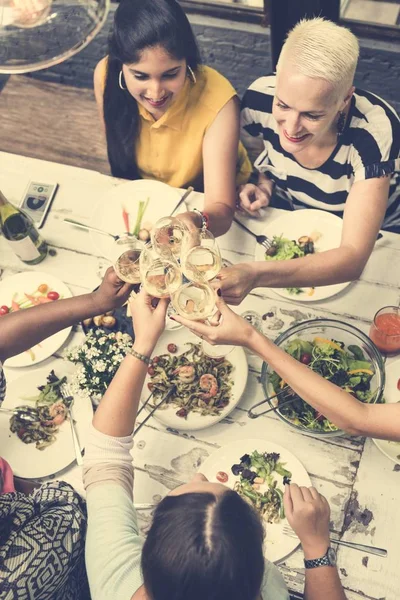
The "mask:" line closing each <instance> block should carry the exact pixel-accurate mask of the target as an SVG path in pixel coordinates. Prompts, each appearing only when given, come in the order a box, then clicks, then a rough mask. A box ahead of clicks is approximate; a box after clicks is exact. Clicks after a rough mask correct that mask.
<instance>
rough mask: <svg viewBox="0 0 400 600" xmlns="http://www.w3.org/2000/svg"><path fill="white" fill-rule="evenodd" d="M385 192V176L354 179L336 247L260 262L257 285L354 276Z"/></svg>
mask: <svg viewBox="0 0 400 600" xmlns="http://www.w3.org/2000/svg"><path fill="white" fill-rule="evenodd" d="M388 192H389V179H388V178H382V179H369V180H366V181H359V182H357V183H355V184H354V185H353V187H352V189H351V191H350V194H349V196H348V199H347V202H346V208H345V211H344V217H343V232H342V240H341V244H340V246H339V248H335V249H334V250H328V251H326V252H319V253H317V254H312V255H309V256H306V257H304V258H298V259H296V260H289V261H273V262H265V263H260V265H261V267H260V269H261V270H260V277H259V279H258V282H257V285H260V286H263V285H268V286H270V287H280V286H285V287H296V286H302V285H329V284H333V283H341V282H343V281H352V280H354V279H358V277H359V276H360V275H361V273H362V271H363V269H364V267H365V265H366V263H367V261H368V258H369V256H370V254H371V252H372V249H373V247H374V244H375V241H376V236H377V234H378V231H379V228H380V226H381V223H382V220H383V217H384V214H385V210H386V205H387V198H388Z"/></svg>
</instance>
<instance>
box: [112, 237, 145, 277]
mask: <svg viewBox="0 0 400 600" xmlns="http://www.w3.org/2000/svg"><path fill="white" fill-rule="evenodd" d="M143 248H144V243H143V242H141V241H140V240H138V239H137V238H135V237H133V236H131V235H123V236H121V237H120V238H119V239H118V240H116V241H115V242H114V245H113V256H114V257H115V258H114V264H113V267H114V270H115V272H116V274H117V275H118V277H119V278H120V279H122V281H126V283H132V284H135V283H140V267H139V259H140V255H141V253H142V250H143Z"/></svg>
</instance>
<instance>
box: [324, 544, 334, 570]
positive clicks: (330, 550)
mask: <svg viewBox="0 0 400 600" xmlns="http://www.w3.org/2000/svg"><path fill="white" fill-rule="evenodd" d="M326 555H327V557H328V560H329V563H330V564H331V565H332V567H335V566H336V552H335V550H334V549H333V548H328V552H327V553H326Z"/></svg>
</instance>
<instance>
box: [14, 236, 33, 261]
mask: <svg viewBox="0 0 400 600" xmlns="http://www.w3.org/2000/svg"><path fill="white" fill-rule="evenodd" d="M7 242H8V243H9V244H10V246H11V248H12V250H13V251H14V252H15V254H16V255H17V256H19V258H20V259H21V260H24V261H31V260H35V259H36V258H39V256H40V252H39V251H38V249H37V248H36V246H35V244H34V243H33V242H32V240H31V239H30V238H29V237H26V238H25V239H24V240H18V241H15V240H13V241H12V240H7Z"/></svg>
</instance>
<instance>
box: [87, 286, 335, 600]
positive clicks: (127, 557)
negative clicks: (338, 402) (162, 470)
mask: <svg viewBox="0 0 400 600" xmlns="http://www.w3.org/2000/svg"><path fill="white" fill-rule="evenodd" d="M166 309H167V300H165V299H163V300H160V302H159V304H158V306H157V308H155V309H154V308H153V307H152V305H151V297H150V296H148V295H146V294H145V293H144V291H142V292H141V293H140V294H138V296H136V297H135V299H133V300H132V301H131V311H132V316H133V320H134V322H135V335H136V337H135V343H134V346H133V348H132V350H131V354H128V356H127V357H126V358H125V359H124V361H123V362H122V363H121V366H120V368H119V370H118V372H117V374H116V376H115V377H114V379H113V381H112V383H111V385H110V387H109V388H108V390H107V392H106V394H105V396H104V398H103V399H102V401H101V402H100V406H99V408H98V409H97V411H96V414H95V417H94V419H93V427H92V430H91V433H90V437H89V443H88V444H87V446H86V452H85V465H84V481H85V487H86V490H87V506H88V514H89V524H88V534H87V542H86V566H87V570H88V577H89V584H90V590H91V596H92V600H108V599H110V600H111V599H112V600H114V599H118V600H125V599H126V600H288V599H289V594H288V591H287V588H286V586H285V583H284V581H283V578H282V576H281V575H280V573H279V571H278V569H277V567H275V566H274V565H273V564H271V563H270V562H268V561H264V558H263V537H264V534H263V526H262V523H261V520H260V518H259V516H258V514H257V513H256V512H255V511H254V510H253V508H252V507H251V506H250V505H249V504H247V503H246V502H245V501H244V500H243V499H242V498H241V497H240V496H239V495H238V494H237V493H236V492H234V491H232V490H230V489H229V488H227V487H226V486H225V485H223V484H222V483H212V482H209V481H208V480H207V479H206V478H205V477H204V475H201V474H197V475H195V476H194V477H193V479H192V480H191V481H190V482H189V483H186V484H184V485H180V486H179V487H177V488H175V489H174V490H172V491H171V492H170V493H169V494H168V496H166V497H165V498H164V499H163V500H162V501H161V502H160V504H159V505H158V507H157V509H156V511H155V514H154V519H153V523H152V525H151V527H150V531H149V533H148V536H147V538H146V541H143V540H142V538H141V537H140V535H139V530H138V524H137V516H136V512H135V509H134V505H133V466H132V457H131V455H130V450H131V448H132V446H133V442H132V429H133V428H134V424H135V418H136V413H137V407H138V403H139V398H140V394H141V390H142V386H143V382H144V379H145V376H146V372H147V366H148V363H149V361H150V356H151V354H152V352H153V349H154V347H155V345H156V343H157V340H158V338H159V336H160V334H161V333H162V331H163V329H164V326H165V314H166ZM285 510H286V515H287V518H288V520H289V522H290V524H291V525H292V527H293V528H294V530H295V531H296V533H297V534H298V536H299V538H300V540H301V542H302V545H303V549H304V552H305V555H306V558H307V559H309V563H312V564H310V565H309V566H310V568H309V569H307V575H306V597H307V599H308V600H321V590H322V589H323V590H324V592H323V597H324V600H344V595H343V592H342V588H341V585H340V582H339V579H338V575H337V571H336V569H335V568H334V566H333V565H334V563H332V564H331V563H329V562H327V561H328V558H327V557H325V562H324V561H322V562H321V564H320V563H318V565H317V564H315V565H314V562H316V561H314V559H315V558H317V557H318V558H319V557H320V556H322V554H324V553H326V552H327V548H328V547H329V505H328V503H327V501H326V499H325V498H324V497H323V496H321V495H320V494H319V493H318V492H317V491H316V490H315V489H314V488H299V487H298V486H297V485H295V484H292V485H290V486H289V485H288V486H287V489H286V492H285ZM311 566H319V567H320V568H317V569H315V568H311Z"/></svg>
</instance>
